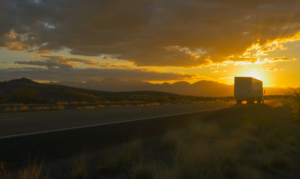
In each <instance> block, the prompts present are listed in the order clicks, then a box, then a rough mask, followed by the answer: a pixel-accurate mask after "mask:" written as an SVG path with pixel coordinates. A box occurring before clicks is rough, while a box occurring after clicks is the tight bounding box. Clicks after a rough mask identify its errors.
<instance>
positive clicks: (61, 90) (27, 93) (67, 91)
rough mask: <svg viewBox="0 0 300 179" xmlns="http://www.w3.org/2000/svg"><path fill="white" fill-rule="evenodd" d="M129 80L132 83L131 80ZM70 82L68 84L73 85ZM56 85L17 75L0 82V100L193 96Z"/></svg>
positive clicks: (126, 99)
mask: <svg viewBox="0 0 300 179" xmlns="http://www.w3.org/2000/svg"><path fill="white" fill-rule="evenodd" d="M104 83H105V84H106V85H108V84H110V85H109V86H111V85H114V84H116V81H114V82H112V81H111V80H106V81H104ZM132 83H135V82H133V81H132ZM74 84H78V83H74V82H70V83H69V84H66V85H69V86H72V85H73V86H74ZM87 84H88V85H90V86H93V85H94V86H97V85H98V82H93V81H90V82H88V83H87ZM69 86H64V85H60V84H42V83H37V82H34V81H32V80H30V79H26V78H21V79H15V80H11V81H5V82H0V103H1V104H9V103H25V104H29V103H30V104H33V103H38V104H40V103H43V104H46V103H48V104H52V103H57V102H62V101H63V102H79V103H81V102H87V103H103V102H160V101H161V102H171V101H177V100H184V99H186V100H189V99H194V98H195V97H192V96H181V95H177V94H171V93H166V92H155V91H149V90H148V91H135V92H108V91H97V90H90V89H83V88H76V87H69Z"/></svg>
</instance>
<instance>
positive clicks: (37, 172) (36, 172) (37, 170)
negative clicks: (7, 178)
mask: <svg viewBox="0 0 300 179" xmlns="http://www.w3.org/2000/svg"><path fill="white" fill-rule="evenodd" d="M42 168H43V165H37V164H36V163H35V164H33V165H32V166H28V167H26V168H25V169H24V170H21V171H20V174H19V176H20V177H19V179H46V178H47V177H46V176H42V175H41V172H42Z"/></svg>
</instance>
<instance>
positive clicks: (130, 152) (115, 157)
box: [97, 140, 142, 174]
mask: <svg viewBox="0 0 300 179" xmlns="http://www.w3.org/2000/svg"><path fill="white" fill-rule="evenodd" d="M141 150H142V141H141V140H135V141H132V142H128V143H126V144H123V145H122V146H120V147H113V148H110V149H108V150H107V151H106V153H105V156H104V158H103V160H102V161H101V164H100V165H99V166H98V167H97V170H98V172H99V173H102V174H106V173H115V172H117V171H118V170H120V169H121V168H122V167H126V166H127V167H128V166H130V165H131V164H134V163H137V162H138V161H139V160H140V159H141Z"/></svg>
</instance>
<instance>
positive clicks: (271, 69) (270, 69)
mask: <svg viewBox="0 0 300 179" xmlns="http://www.w3.org/2000/svg"><path fill="white" fill-rule="evenodd" d="M267 71H277V69H276V68H268V69H267Z"/></svg>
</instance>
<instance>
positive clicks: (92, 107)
mask: <svg viewBox="0 0 300 179" xmlns="http://www.w3.org/2000/svg"><path fill="white" fill-rule="evenodd" d="M77 109H96V106H82V107H77Z"/></svg>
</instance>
